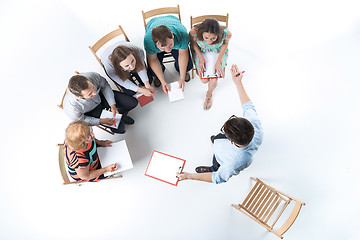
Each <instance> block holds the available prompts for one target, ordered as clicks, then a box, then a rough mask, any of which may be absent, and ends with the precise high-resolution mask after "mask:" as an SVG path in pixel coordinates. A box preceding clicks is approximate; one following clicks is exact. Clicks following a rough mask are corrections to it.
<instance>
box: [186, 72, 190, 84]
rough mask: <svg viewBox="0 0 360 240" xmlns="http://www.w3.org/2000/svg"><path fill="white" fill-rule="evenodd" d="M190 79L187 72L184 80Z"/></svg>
mask: <svg viewBox="0 0 360 240" xmlns="http://www.w3.org/2000/svg"><path fill="white" fill-rule="evenodd" d="M188 81H190V74H189V73H188V72H187V73H186V75H185V82H188Z"/></svg>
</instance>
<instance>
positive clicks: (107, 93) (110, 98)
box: [96, 73, 115, 106]
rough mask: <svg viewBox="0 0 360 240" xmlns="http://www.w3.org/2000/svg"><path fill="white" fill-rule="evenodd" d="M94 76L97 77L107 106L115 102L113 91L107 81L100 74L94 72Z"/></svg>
mask: <svg viewBox="0 0 360 240" xmlns="http://www.w3.org/2000/svg"><path fill="white" fill-rule="evenodd" d="M96 77H97V78H98V82H99V87H100V90H101V92H102V93H103V95H104V97H105V99H106V101H107V102H108V104H109V106H111V105H113V104H115V98H114V92H113V90H112V89H111V87H110V85H109V83H108V82H107V81H106V79H105V78H104V77H102V76H101V75H100V74H97V73H96Z"/></svg>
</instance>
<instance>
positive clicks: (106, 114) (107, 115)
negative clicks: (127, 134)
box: [100, 109, 122, 129]
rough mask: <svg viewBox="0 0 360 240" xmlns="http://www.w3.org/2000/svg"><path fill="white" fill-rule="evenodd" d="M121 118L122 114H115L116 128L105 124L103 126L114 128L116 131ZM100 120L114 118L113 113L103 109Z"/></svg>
mask: <svg viewBox="0 0 360 240" xmlns="http://www.w3.org/2000/svg"><path fill="white" fill-rule="evenodd" d="M121 117H122V114H120V113H117V114H116V115H115V124H116V127H115V126H114V125H107V124H104V125H105V126H108V127H112V128H116V129H117V128H118V127H119V124H120V120H121ZM100 118H114V114H113V112H111V111H107V110H105V109H104V110H103V111H102V112H101V116H100Z"/></svg>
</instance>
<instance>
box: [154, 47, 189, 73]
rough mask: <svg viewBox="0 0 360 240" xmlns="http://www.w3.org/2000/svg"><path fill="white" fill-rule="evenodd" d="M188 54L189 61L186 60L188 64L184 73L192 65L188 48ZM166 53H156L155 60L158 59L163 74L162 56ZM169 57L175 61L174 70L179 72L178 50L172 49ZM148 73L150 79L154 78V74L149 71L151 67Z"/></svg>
mask: <svg viewBox="0 0 360 240" xmlns="http://www.w3.org/2000/svg"><path fill="white" fill-rule="evenodd" d="M187 51H188V54H189V60H188V64H187V67H186V72H188V71H190V70H191V69H192V68H193V63H192V60H191V55H190V51H189V48H187ZM165 53H166V52H161V53H157V54H156V55H157V58H158V59H159V62H160V65H161V69H162V71H163V72H165V65H164V63H163V60H164V55H165ZM171 55H172V56H173V57H174V59H175V69H176V71H177V72H180V70H179V50H178V49H172V50H171ZM148 70H149V72H150V74H151V76H152V77H155V76H156V75H155V73H154V72H153V70H152V69H151V67H149V69H148Z"/></svg>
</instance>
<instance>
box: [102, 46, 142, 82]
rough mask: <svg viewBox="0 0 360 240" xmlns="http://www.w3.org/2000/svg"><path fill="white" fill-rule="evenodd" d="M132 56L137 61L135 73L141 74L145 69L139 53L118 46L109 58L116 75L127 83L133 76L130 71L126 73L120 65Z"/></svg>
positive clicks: (129, 48)
mask: <svg viewBox="0 0 360 240" xmlns="http://www.w3.org/2000/svg"><path fill="white" fill-rule="evenodd" d="M130 54H132V55H133V56H134V58H135V60H136V65H135V69H134V70H135V71H136V72H139V71H140V70H143V69H145V65H144V63H143V62H142V61H141V60H140V57H139V55H138V54H137V52H136V51H135V50H134V49H133V48H131V47H127V46H118V47H116V48H115V49H114V50H113V52H112V53H111V55H110V56H109V59H110V61H111V63H112V65H113V66H114V69H115V72H116V74H117V75H118V76H119V77H120V79H121V80H122V81H125V80H127V79H129V78H130V76H131V74H130V73H129V72H128V71H125V70H124V69H123V68H122V67H121V66H120V63H121V62H122V61H124V60H125V59H126V58H127V57H128V56H129V55H130Z"/></svg>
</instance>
